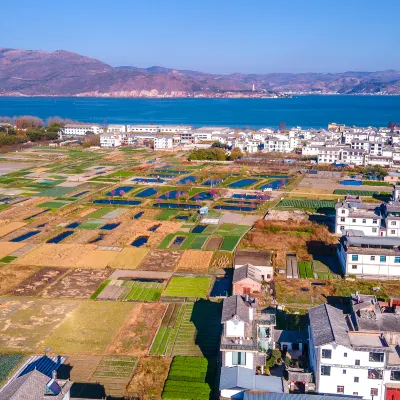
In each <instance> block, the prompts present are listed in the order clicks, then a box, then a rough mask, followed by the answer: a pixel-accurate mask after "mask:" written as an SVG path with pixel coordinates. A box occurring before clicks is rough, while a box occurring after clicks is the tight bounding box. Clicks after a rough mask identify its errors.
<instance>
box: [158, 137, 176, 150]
mask: <svg viewBox="0 0 400 400" xmlns="http://www.w3.org/2000/svg"><path fill="white" fill-rule="evenodd" d="M173 147H174V137H173V136H172V135H160V134H159V135H155V136H154V150H168V149H172V148H173Z"/></svg>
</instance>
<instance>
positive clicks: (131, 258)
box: [109, 247, 150, 269]
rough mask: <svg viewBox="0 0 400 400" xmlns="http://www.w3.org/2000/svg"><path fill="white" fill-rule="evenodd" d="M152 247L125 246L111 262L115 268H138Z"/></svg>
mask: <svg viewBox="0 0 400 400" xmlns="http://www.w3.org/2000/svg"><path fill="white" fill-rule="evenodd" d="M149 251H150V249H149V248H147V247H140V248H136V247H125V248H123V249H122V251H120V252H119V253H117V256H116V257H115V258H114V259H113V260H112V261H111V262H110V263H109V266H110V267H111V268H114V269H136V268H137V267H138V266H139V265H140V263H141V262H142V261H143V259H144V258H145V257H146V256H147V254H148V253H149Z"/></svg>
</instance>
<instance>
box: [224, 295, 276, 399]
mask: <svg viewBox="0 0 400 400" xmlns="http://www.w3.org/2000/svg"><path fill="white" fill-rule="evenodd" d="M221 322H222V324H223V334H222V337H221V346H220V350H221V363H222V370H221V381H224V380H225V379H226V376H225V375H230V374H232V369H231V368H235V371H236V372H235V373H236V374H239V373H243V374H247V375H248V374H249V372H248V371H245V372H240V371H241V370H242V369H247V370H250V371H251V375H252V376H253V377H254V378H253V381H254V379H255V377H256V368H257V367H260V368H261V370H262V369H263V368H264V366H265V362H266V352H267V351H268V350H269V349H272V348H273V346H274V342H273V332H274V327H275V323H276V316H275V310H269V309H267V310H265V309H264V310H260V309H259V307H258V304H257V300H255V299H254V300H253V299H251V298H250V297H249V296H245V297H242V296H240V295H235V296H231V297H228V298H226V299H224V303H223V308H222V318H221ZM247 375H246V376H247ZM231 389H232V388H229V390H228V389H223V390H222V391H221V396H222V397H228V398H231V397H232V396H235V395H236V394H237V393H238V392H241V390H236V391H235V390H231Z"/></svg>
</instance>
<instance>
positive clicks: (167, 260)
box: [138, 250, 182, 271]
mask: <svg viewBox="0 0 400 400" xmlns="http://www.w3.org/2000/svg"><path fill="white" fill-rule="evenodd" d="M181 255H182V252H179V251H167V250H152V251H151V252H150V253H149V255H148V256H147V257H146V258H145V259H144V260H143V262H142V263H141V264H140V267H139V268H138V269H140V270H142V271H175V268H176V266H177V264H178V262H179V259H180V258H181Z"/></svg>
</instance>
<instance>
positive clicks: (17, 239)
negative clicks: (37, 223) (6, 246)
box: [11, 231, 40, 242]
mask: <svg viewBox="0 0 400 400" xmlns="http://www.w3.org/2000/svg"><path fill="white" fill-rule="evenodd" d="M38 233H40V231H30V232H27V233H24V234H23V235H21V236H17V237H16V238H14V239H12V240H11V241H12V242H22V241H23V240H25V239H28V238H30V237H32V236H35V235H37V234H38Z"/></svg>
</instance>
